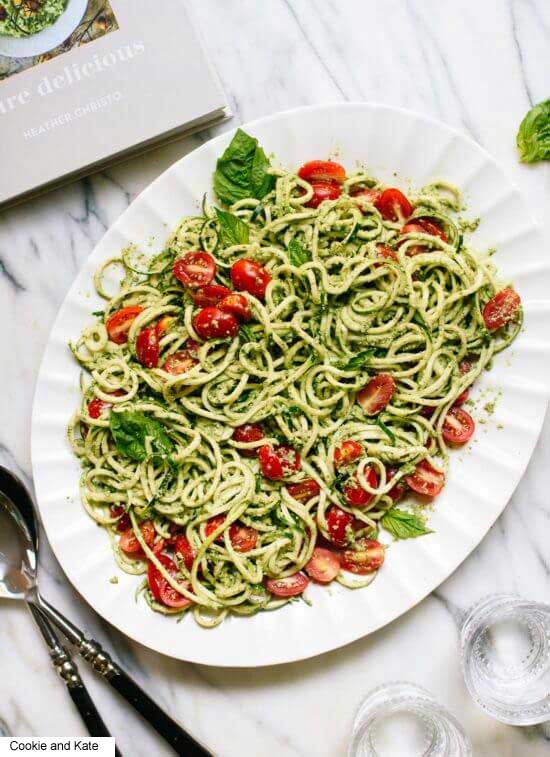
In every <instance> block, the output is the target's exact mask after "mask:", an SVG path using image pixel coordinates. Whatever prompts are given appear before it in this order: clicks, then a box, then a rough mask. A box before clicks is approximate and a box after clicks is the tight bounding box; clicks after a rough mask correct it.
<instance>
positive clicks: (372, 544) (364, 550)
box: [341, 539, 384, 576]
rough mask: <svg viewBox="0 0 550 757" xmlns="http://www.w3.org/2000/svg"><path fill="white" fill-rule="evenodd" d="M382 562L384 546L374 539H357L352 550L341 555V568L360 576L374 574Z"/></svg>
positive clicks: (347, 550)
mask: <svg viewBox="0 0 550 757" xmlns="http://www.w3.org/2000/svg"><path fill="white" fill-rule="evenodd" d="M383 562H384V546H383V545H382V544H380V542H379V541H376V539H359V540H358V541H357V543H356V545H355V547H354V548H353V549H346V550H345V551H344V552H342V555H341V565H342V568H343V569H344V570H349V571H350V573H357V574H358V575H360V576H364V575H367V574H368V573H374V572H375V571H376V570H378V569H379V568H380V567H381V565H382V563H383Z"/></svg>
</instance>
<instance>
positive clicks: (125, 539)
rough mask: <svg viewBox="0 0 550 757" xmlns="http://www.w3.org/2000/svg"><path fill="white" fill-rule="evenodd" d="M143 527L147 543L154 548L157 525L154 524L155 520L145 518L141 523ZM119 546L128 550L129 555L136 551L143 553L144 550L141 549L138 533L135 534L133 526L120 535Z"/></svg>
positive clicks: (143, 534) (125, 550) (142, 530)
mask: <svg viewBox="0 0 550 757" xmlns="http://www.w3.org/2000/svg"><path fill="white" fill-rule="evenodd" d="M140 529H141V535H142V536H143V540H144V542H145V543H146V544H147V546H148V547H149V548H150V549H152V548H153V544H154V542H155V534H156V531H155V527H154V526H153V521H151V520H145V521H143V523H142V524H141V525H140ZM118 546H119V547H120V548H121V550H122V551H123V552H126V554H128V555H135V554H136V553H141V554H143V551H142V549H141V544H140V543H139V541H138V540H137V538H136V535H135V534H134V531H133V529H132V528H129V529H128V530H126V531H124V533H123V534H122V535H121V537H120V541H119V543H118Z"/></svg>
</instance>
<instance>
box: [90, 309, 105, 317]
mask: <svg viewBox="0 0 550 757" xmlns="http://www.w3.org/2000/svg"><path fill="white" fill-rule="evenodd" d="M92 315H95V317H96V318H103V316H104V315H105V311H104V310H94V312H93V313H92Z"/></svg>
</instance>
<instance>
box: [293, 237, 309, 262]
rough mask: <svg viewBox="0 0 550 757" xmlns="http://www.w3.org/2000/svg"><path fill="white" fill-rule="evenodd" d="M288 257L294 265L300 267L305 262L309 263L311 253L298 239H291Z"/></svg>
mask: <svg viewBox="0 0 550 757" xmlns="http://www.w3.org/2000/svg"><path fill="white" fill-rule="evenodd" d="M288 259H289V260H290V262H291V263H292V265H294V266H296V267H297V268H299V267H300V266H301V265H303V264H304V263H309V261H310V260H311V254H310V252H309V250H305V249H304V248H303V247H302V245H301V244H300V242H298V240H297V239H291V240H290V243H289V245H288Z"/></svg>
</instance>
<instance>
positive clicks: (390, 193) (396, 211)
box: [374, 188, 413, 221]
mask: <svg viewBox="0 0 550 757" xmlns="http://www.w3.org/2000/svg"><path fill="white" fill-rule="evenodd" d="M374 206H375V208H377V209H378V210H379V211H380V214H381V216H382V218H384V219H385V220H386V221H401V220H403V219H404V218H408V217H409V216H410V214H411V213H412V211H413V209H412V205H411V203H410V202H409V201H408V200H407V198H406V197H405V195H404V194H403V192H400V191H399V189H394V188H392V189H385V190H384V191H383V192H382V194H381V195H380V197H379V198H378V200H376V202H375V203H374Z"/></svg>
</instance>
